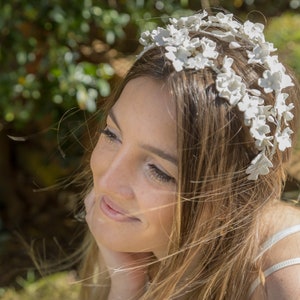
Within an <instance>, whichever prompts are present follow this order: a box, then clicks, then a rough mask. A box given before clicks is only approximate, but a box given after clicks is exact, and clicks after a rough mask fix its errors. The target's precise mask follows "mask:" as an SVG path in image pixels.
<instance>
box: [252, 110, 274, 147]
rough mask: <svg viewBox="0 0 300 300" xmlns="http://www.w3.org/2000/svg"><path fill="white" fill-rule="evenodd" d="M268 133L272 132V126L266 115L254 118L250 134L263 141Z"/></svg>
mask: <svg viewBox="0 0 300 300" xmlns="http://www.w3.org/2000/svg"><path fill="white" fill-rule="evenodd" d="M268 133H270V126H269V125H267V123H266V116H264V115H259V116H257V117H256V118H254V119H252V124H251V128H250V134H251V136H252V137H253V138H254V139H255V140H257V141H259V142H261V141H263V140H264V139H265V138H266V134H268Z"/></svg>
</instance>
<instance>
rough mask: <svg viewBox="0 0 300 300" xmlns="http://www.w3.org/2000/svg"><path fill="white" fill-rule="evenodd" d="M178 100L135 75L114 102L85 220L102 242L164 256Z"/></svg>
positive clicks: (97, 153) (94, 161) (95, 158)
mask: <svg viewBox="0 0 300 300" xmlns="http://www.w3.org/2000/svg"><path fill="white" fill-rule="evenodd" d="M176 145H177V139H176V118H175V105H174V104H173V103H172V99H171V97H170V95H169V94H168V92H167V90H166V89H165V88H164V87H163V85H162V84H161V83H159V82H157V81H155V80H153V79H150V78H145V77H141V78H137V79H133V80H131V81H130V82H129V83H128V84H127V85H126V87H125V89H124V90H123V92H122V94H121V95H120V98H119V99H118V100H117V102H116V104H115V105H114V106H113V107H112V109H111V110H110V112H109V115H108V118H107V125H106V127H105V129H104V130H103V131H102V132H101V134H100V137H99V140H98V143H97V145H96V147H95V149H94V151H93V153H92V156H91V162H90V164H91V170H92V173H93V181H94V188H93V191H92V193H91V194H90V196H89V197H87V199H86V201H85V202H86V209H87V222H88V225H89V227H90V230H91V232H92V234H93V236H94V238H95V240H96V242H97V244H98V245H99V246H100V247H105V248H106V249H109V250H112V251H117V252H131V253H141V252H151V253H153V254H154V255H155V256H156V257H157V258H160V257H162V256H164V255H165V254H166V253H165V251H166V249H167V245H168V243H169V236H170V232H171V227H172V222H173V215H174V208H175V205H174V204H175V201H176V182H177V180H178V178H177V176H178V174H177V172H178V168H177V147H176Z"/></svg>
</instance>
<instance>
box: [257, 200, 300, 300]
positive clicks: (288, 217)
mask: <svg viewBox="0 0 300 300" xmlns="http://www.w3.org/2000/svg"><path fill="white" fill-rule="evenodd" d="M265 224H266V226H267V228H268V229H267V232H268V234H267V235H266V238H267V239H270V238H274V236H276V235H277V236H278V235H279V236H281V237H283V238H281V239H279V240H278V241H277V242H276V243H274V245H272V247H271V248H270V249H269V250H268V251H266V253H265V254H264V255H263V269H264V272H265V275H266V278H265V291H266V292H267V299H275V300H276V299H278V300H279V299H280V300H285V299H286V300H287V299H289V300H294V299H295V300H296V299H297V300H298V299H300V208H299V207H295V206H291V205H287V204H285V203H277V204H276V205H274V207H272V209H271V210H270V213H269V214H268V216H267V217H266V223H265ZM291 228H292V229H294V230H289V229H291ZM282 232H288V234H281V233H282ZM278 233H279V234H278ZM255 299H259V298H255Z"/></svg>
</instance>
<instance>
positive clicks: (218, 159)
mask: <svg viewBox="0 0 300 300" xmlns="http://www.w3.org/2000/svg"><path fill="white" fill-rule="evenodd" d="M210 38H211V39H212V37H210ZM216 42H217V44H218V49H217V50H218V52H219V54H220V57H219V58H218V60H219V61H218V63H219V64H220V65H221V64H222V60H223V58H224V56H225V55H228V56H229V57H231V58H233V59H234V63H233V66H232V67H233V68H234V71H235V72H236V74H237V75H239V76H241V77H242V78H243V81H244V82H245V83H246V85H247V88H253V89H254V88H255V89H258V90H261V92H262V94H264V92H263V90H262V89H261V87H259V86H258V84H257V81H258V78H260V77H262V73H263V71H264V69H263V68H262V66H260V65H249V64H247V60H248V58H247V54H246V50H247V44H246V43H245V45H243V49H242V50H241V49H238V50H236V49H229V47H228V44H227V43H223V42H222V41H220V40H216ZM141 76H143V77H149V78H152V79H156V80H159V81H160V82H163V83H164V85H165V86H166V87H167V88H168V90H169V91H170V94H171V96H172V100H173V101H174V103H175V105H176V111H177V136H178V142H177V143H178V145H177V147H178V160H179V171H178V172H179V176H178V178H179V181H178V196H177V207H176V213H175V218H174V224H173V231H172V233H171V237H170V245H169V251H168V255H166V257H164V258H162V259H161V260H160V261H158V262H157V263H156V265H155V271H153V272H151V278H150V284H149V286H148V289H147V291H146V292H145V294H144V295H143V296H142V297H141V299H145V300H152V299H230V300H235V299H247V291H248V288H249V286H250V284H251V281H252V280H253V279H254V278H255V277H256V276H258V274H259V272H260V271H261V263H260V261H255V256H256V255H257V253H258V249H259V245H260V243H261V242H262V241H261V236H260V234H259V231H258V225H259V220H260V216H261V212H262V211H263V209H264V207H266V205H267V204H268V203H270V201H273V200H274V199H279V198H280V195H281V192H282V187H283V183H284V181H285V171H284V164H285V162H287V161H288V159H289V156H290V150H287V151H285V152H284V153H282V152H280V151H277V152H276V153H275V155H274V157H273V159H272V163H273V168H272V169H271V171H270V173H269V174H267V175H264V176H260V177H259V178H258V179H257V180H256V181H253V180H248V179H247V174H245V170H246V168H247V167H248V166H249V164H250V162H251V160H252V159H253V158H254V157H255V156H256V154H257V150H256V148H255V145H254V140H253V138H252V137H251V136H250V134H249V127H247V126H245V124H244V118H243V115H242V114H241V112H240V111H239V110H238V109H237V108H236V107H233V106H231V105H230V104H228V102H227V101H226V100H225V99H223V98H221V97H219V95H218V92H217V90H216V86H215V79H216V74H214V71H213V70H211V69H209V68H206V69H204V70H200V71H195V70H183V71H181V72H176V71H175V70H174V68H173V66H172V64H171V63H170V61H168V59H166V58H165V56H164V49H162V48H160V47H156V48H153V49H151V50H149V51H147V52H146V53H144V54H143V56H142V57H140V58H139V59H138V60H137V61H136V62H135V63H134V65H133V66H132V68H131V69H130V71H129V72H128V74H127V76H126V77H125V79H124V80H123V82H122V84H121V85H120V87H119V89H118V90H117V92H116V94H115V95H114V97H113V98H112V99H111V101H109V102H107V103H106V108H105V110H104V114H105V113H107V111H108V109H109V108H111V106H112V105H113V104H114V103H115V102H116V101H117V99H118V98H119V96H120V94H121V92H122V90H123V89H124V87H125V86H126V84H127V83H128V82H129V81H130V80H132V79H134V78H137V77H141ZM286 92H287V93H289V98H288V99H289V101H290V102H293V103H294V104H295V106H297V107H296V108H295V109H294V111H293V113H294V115H295V117H294V121H293V122H291V126H290V127H291V129H292V130H295V128H296V124H295V122H296V120H297V119H298V115H297V114H298V102H297V96H298V97H299V95H300V93H299V89H298V87H293V88H289V89H286ZM264 95H265V96H264V100H265V103H267V104H271V105H274V101H275V99H274V95H272V94H271V93H270V94H264ZM271 130H273V131H274V128H271ZM295 136H296V134H294V137H295ZM87 241H88V242H87V244H88V245H86V248H85V249H87V250H86V260H85V262H84V263H83V268H82V274H81V276H82V279H83V283H84V284H83V289H82V299H105V297H106V295H107V293H108V291H109V279H108V273H107V272H106V271H105V267H103V266H101V264H100V265H99V264H98V255H99V253H98V250H97V246H96V244H95V242H94V241H93V238H92V237H91V236H90V234H88V237H87ZM151 267H152V266H149V268H151ZM98 275H99V276H98ZM104 279H105V280H104ZM91 286H93V287H94V288H91ZM92 291H93V292H92ZM93 297H95V298H93Z"/></svg>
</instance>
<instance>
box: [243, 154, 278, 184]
mask: <svg viewBox="0 0 300 300" xmlns="http://www.w3.org/2000/svg"><path fill="white" fill-rule="evenodd" d="M272 167H273V164H272V162H271V161H270V160H269V159H268V158H267V156H266V155H265V153H264V152H260V153H259V154H258V155H257V156H256V157H255V158H254V159H253V160H252V161H251V164H250V166H249V167H248V168H247V170H246V174H249V176H248V179H249V180H257V178H258V176H259V175H266V174H268V173H269V172H270V170H269V168H272Z"/></svg>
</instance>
